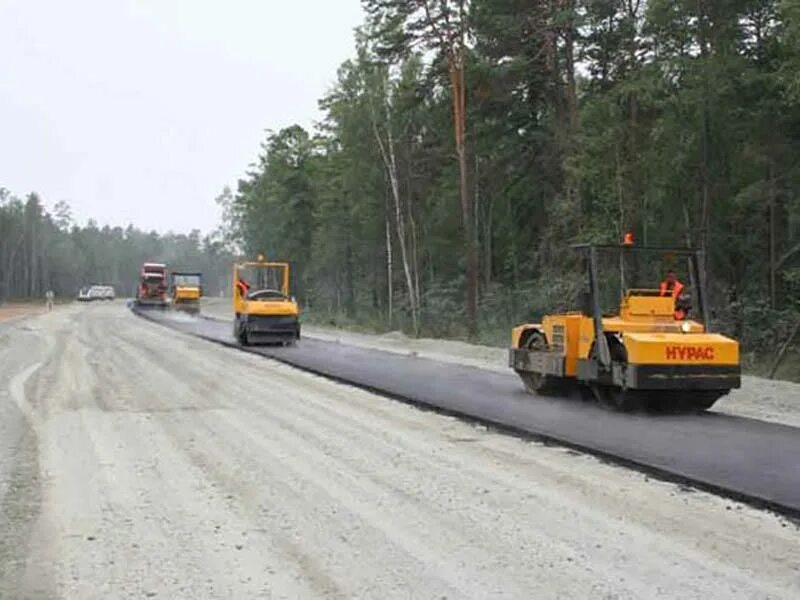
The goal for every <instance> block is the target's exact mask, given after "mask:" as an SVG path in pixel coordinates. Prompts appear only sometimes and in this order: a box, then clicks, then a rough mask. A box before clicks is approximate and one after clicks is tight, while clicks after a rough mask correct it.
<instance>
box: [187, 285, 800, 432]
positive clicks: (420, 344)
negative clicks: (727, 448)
mask: <svg viewBox="0 0 800 600" xmlns="http://www.w3.org/2000/svg"><path fill="white" fill-rule="evenodd" d="M203 311H204V314H206V315H208V316H212V317H215V318H222V319H228V318H230V317H231V303H230V299H211V300H208V301H206V303H205V304H204V306H203ZM303 335H304V336H308V337H313V338H315V339H319V340H324V341H330V342H336V343H341V344H348V345H352V346H360V347H363V348H373V349H375V350H383V351H386V352H395V353H398V354H412V355H416V356H420V357H422V358H430V359H433V360H438V361H442V362H450V363H458V364H465V365H470V366H473V367H478V368H481V369H491V370H496V371H501V372H504V373H507V372H508V371H509V369H508V354H507V350H506V349H505V348H494V347H491V346H481V345H477V344H468V343H465V342H459V341H454V340H438V339H430V338H418V339H414V338H409V337H407V336H406V335H404V334H403V333H402V332H399V331H393V332H390V333H386V334H382V335H371V334H365V333H355V332H352V331H345V330H342V329H333V328H327V327H318V326H313V325H306V324H304V325H303ZM713 410H714V411H715V412H720V413H726V414H730V415H737V416H741V417H748V418H751V419H759V420H762V421H770V422H774V423H782V424H785V425H790V426H792V427H800V384H798V383H793V382H790V381H779V380H770V379H764V378H761V377H752V376H745V377H743V378H742V387H741V389H739V390H734V391H733V392H731V393H730V394H729V395H728V396H726V397H725V398H723V399H722V400H720V401H719V402H718V403H717V404H716V405H715V406H714V409H713Z"/></svg>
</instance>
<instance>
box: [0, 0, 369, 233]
mask: <svg viewBox="0 0 800 600" xmlns="http://www.w3.org/2000/svg"><path fill="white" fill-rule="evenodd" d="M362 17H363V14H362V11H361V7H360V2H359V0H69V1H61V0H50V1H44V0H0V187H6V188H8V189H10V190H11V191H12V192H14V193H16V194H17V195H23V194H26V193H28V192H29V191H33V190H35V191H37V192H39V193H40V194H41V195H42V196H43V198H44V201H45V204H46V205H47V206H48V207H52V205H53V204H55V202H56V201H58V200H66V201H67V202H69V204H70V205H71V206H72V208H73V212H74V214H75V216H76V218H77V219H78V221H79V222H85V221H86V219H88V218H90V217H91V218H94V219H95V220H97V221H98V222H99V223H100V224H101V225H103V224H111V225H123V226H124V225H127V224H128V223H133V224H134V225H137V226H139V227H142V228H146V229H151V228H152V229H156V230H159V231H166V230H173V231H178V232H188V231H189V230H191V229H193V228H198V229H201V230H203V231H204V232H206V231H209V230H211V229H213V228H214V227H215V226H216V225H217V223H218V219H219V212H218V210H217V207H216V205H215V204H214V197H215V196H216V195H217V194H218V193H219V192H220V191H221V190H222V188H223V186H224V185H226V184H230V185H231V186H234V185H235V182H236V180H237V178H238V177H239V176H241V175H242V174H243V172H244V170H245V169H246V167H247V165H248V164H249V163H250V162H252V161H253V160H255V158H256V157H257V155H258V152H259V144H260V142H261V141H262V139H263V138H264V130H265V129H279V128H281V127H284V126H287V125H290V124H292V123H295V122H297V123H300V124H301V125H304V126H307V127H308V126H311V124H312V123H313V121H314V120H316V119H318V117H319V112H318V109H317V99H318V98H319V97H320V96H322V95H323V94H324V93H325V92H326V90H328V89H329V87H330V85H331V84H332V83H333V81H334V79H335V76H336V68H337V66H338V65H339V63H341V62H342V61H343V60H345V59H347V58H349V57H350V56H351V55H352V54H353V52H354V50H353V48H354V44H353V28H354V27H356V26H357V25H359V24H361V21H362Z"/></svg>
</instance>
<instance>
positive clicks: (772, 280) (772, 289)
mask: <svg viewBox="0 0 800 600" xmlns="http://www.w3.org/2000/svg"><path fill="white" fill-rule="evenodd" d="M776 271H777V268H776V255H775V174H774V172H773V165H772V160H770V163H769V306H770V308H773V309H774V308H775V306H776V296H777V292H776V287H777V286H776V280H777V276H776Z"/></svg>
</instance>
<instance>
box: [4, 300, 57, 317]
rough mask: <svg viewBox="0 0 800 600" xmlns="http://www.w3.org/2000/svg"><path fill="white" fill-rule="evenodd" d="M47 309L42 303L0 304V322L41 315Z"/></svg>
mask: <svg viewBox="0 0 800 600" xmlns="http://www.w3.org/2000/svg"><path fill="white" fill-rule="evenodd" d="M46 310H47V309H46V308H45V306H44V303H43V302H9V303H7V304H0V321H10V320H12V319H21V318H23V317H30V316H34V315H38V314H41V313H43V312H45V311H46Z"/></svg>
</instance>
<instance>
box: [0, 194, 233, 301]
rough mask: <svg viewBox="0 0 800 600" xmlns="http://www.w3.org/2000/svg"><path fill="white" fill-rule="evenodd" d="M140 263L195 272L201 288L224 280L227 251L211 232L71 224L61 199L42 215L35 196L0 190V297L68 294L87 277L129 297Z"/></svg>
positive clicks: (223, 286)
mask: <svg viewBox="0 0 800 600" xmlns="http://www.w3.org/2000/svg"><path fill="white" fill-rule="evenodd" d="M145 261H158V262H165V263H167V264H168V265H169V267H171V268H175V269H185V270H197V271H202V272H203V274H204V285H205V288H206V292H207V293H209V294H213V295H216V294H218V293H219V292H220V291H221V290H227V289H228V286H229V278H230V273H229V271H230V264H231V262H232V258H231V253H230V252H229V250H228V249H227V245H226V244H225V243H224V241H223V240H221V239H220V238H219V236H216V235H212V236H206V237H201V236H200V232H199V231H192V232H190V233H189V234H188V235H185V234H172V233H169V234H166V235H159V234H157V233H155V232H149V233H147V232H143V231H140V230H138V229H136V228H134V227H132V226H129V227H128V228H126V229H122V228H121V227H113V228H112V227H103V228H98V227H97V224H96V223H94V222H93V221H89V223H88V224H87V225H86V226H85V227H79V226H77V225H75V224H74V223H73V220H72V216H71V210H70V207H69V205H67V204H66V203H65V202H58V203H57V204H56V205H55V207H54V209H53V212H52V213H48V212H47V211H46V210H45V209H44V208H43V206H42V203H41V200H40V199H39V197H38V196H37V195H36V194H30V195H29V196H28V198H27V199H26V200H25V201H24V202H23V201H22V200H21V199H19V198H17V197H16V196H14V195H13V194H11V192H9V191H8V190H5V189H4V188H0V301H3V300H7V299H10V298H41V297H42V296H43V295H44V292H45V291H46V290H49V289H52V290H53V291H54V292H55V293H56V296H58V297H72V296H74V295H75V294H76V293H77V291H78V289H79V288H80V287H82V286H84V285H90V284H93V283H98V284H100V283H102V284H106V285H113V286H114V287H115V288H116V292H117V294H118V295H120V296H124V295H128V294H131V295H132V294H133V290H134V289H135V287H136V284H137V280H138V276H139V270H140V268H141V265H142V263H143V262H145Z"/></svg>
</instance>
